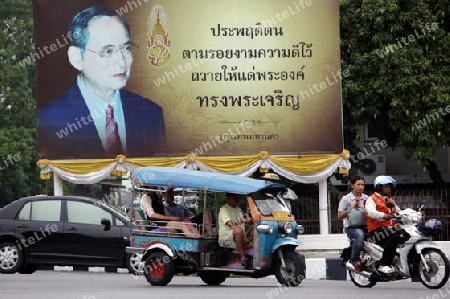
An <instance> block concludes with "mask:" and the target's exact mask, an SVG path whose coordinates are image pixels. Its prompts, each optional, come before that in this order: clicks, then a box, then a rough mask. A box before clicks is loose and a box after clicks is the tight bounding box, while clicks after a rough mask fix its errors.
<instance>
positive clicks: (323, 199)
mask: <svg viewBox="0 0 450 299" xmlns="http://www.w3.org/2000/svg"><path fill="white" fill-rule="evenodd" d="M327 197H328V192H327V179H323V180H321V181H319V221H320V234H321V235H328V234H329V231H328V205H327Z"/></svg>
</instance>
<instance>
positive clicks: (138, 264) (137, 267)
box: [126, 253, 144, 275]
mask: <svg viewBox="0 0 450 299" xmlns="http://www.w3.org/2000/svg"><path fill="white" fill-rule="evenodd" d="M126 263H127V268H128V271H129V272H130V273H131V274H133V275H143V274H144V263H143V262H142V254H141V253H129V254H127V261H126Z"/></svg>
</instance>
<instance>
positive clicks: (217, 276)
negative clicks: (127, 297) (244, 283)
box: [198, 271, 230, 286]
mask: <svg viewBox="0 0 450 299" xmlns="http://www.w3.org/2000/svg"><path fill="white" fill-rule="evenodd" d="M198 276H200V278H201V279H202V280H203V282H204V283H206V284H207V285H209V286H218V285H220V284H221V283H222V282H224V281H225V279H227V278H228V276H230V273H227V272H222V271H201V272H198Z"/></svg>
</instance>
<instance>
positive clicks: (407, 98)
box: [340, 0, 450, 185]
mask: <svg viewBox="0 0 450 299" xmlns="http://www.w3.org/2000/svg"><path fill="white" fill-rule="evenodd" d="M340 4H341V5H340V9H341V41H342V43H341V57H342V68H343V69H346V70H348V71H349V72H350V76H349V77H347V78H346V79H345V80H344V82H343V105H344V107H343V109H344V111H345V113H346V114H345V115H344V126H345V127H346V129H347V131H346V134H345V136H346V137H347V138H346V146H347V147H349V148H351V147H352V146H351V145H352V144H353V140H354V139H351V134H354V131H353V130H352V126H353V125H364V124H369V125H371V126H372V127H373V128H374V130H375V133H376V135H377V136H378V137H379V138H381V139H384V140H386V141H387V142H388V145H389V146H391V147H394V148H395V146H396V145H402V146H404V148H405V151H404V157H405V158H406V159H407V160H410V161H416V162H419V163H420V164H421V165H423V166H424V167H426V168H427V169H428V171H429V173H430V177H431V179H432V180H433V181H434V182H435V183H436V184H437V185H441V184H443V180H442V176H441V173H440V172H439V169H438V167H437V164H436V162H435V150H436V148H437V147H439V146H447V144H449V142H450V126H448V125H447V123H448V122H449V120H450V106H449V105H450V56H449V55H448V49H449V48H450V5H448V1H447V0H433V1H428V0H417V1H411V0H380V1H378V0H363V1H361V0H341V2H340ZM348 137H350V139H349V138H348Z"/></svg>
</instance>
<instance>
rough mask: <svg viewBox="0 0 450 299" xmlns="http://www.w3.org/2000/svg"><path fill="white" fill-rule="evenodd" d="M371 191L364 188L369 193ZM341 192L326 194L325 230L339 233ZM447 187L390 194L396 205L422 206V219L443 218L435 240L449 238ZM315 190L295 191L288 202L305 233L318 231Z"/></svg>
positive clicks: (413, 188)
mask: <svg viewBox="0 0 450 299" xmlns="http://www.w3.org/2000/svg"><path fill="white" fill-rule="evenodd" d="M372 192H373V190H367V189H366V193H367V194H372ZM344 194H345V191H339V190H337V191H336V190H333V191H330V192H329V194H328V222H329V233H331V234H338V233H342V232H343V227H342V220H339V219H337V208H338V205H339V200H340V199H341V198H342V196H343V195H344ZM449 194H450V188H449V189H434V188H417V187H406V188H402V187H398V188H397V189H396V190H395V192H394V193H393V195H392V196H393V198H394V200H395V201H396V203H397V205H398V206H399V207H400V208H402V209H405V208H411V209H415V210H417V209H419V208H420V207H421V206H422V205H424V206H423V210H424V212H425V218H440V219H441V220H442V221H443V232H442V233H441V234H439V235H437V236H435V237H434V238H433V239H434V240H436V241H450V213H449V209H448V206H449ZM318 197H319V196H318V192H317V193H315V192H314V190H313V192H311V190H309V192H308V194H305V195H301V194H299V199H298V200H297V201H295V202H294V203H293V205H292V212H293V213H294V215H295V218H296V219H297V223H298V224H301V225H303V227H304V228H305V234H320V223H319V216H318V215H319V202H318Z"/></svg>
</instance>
